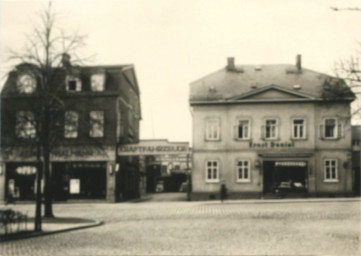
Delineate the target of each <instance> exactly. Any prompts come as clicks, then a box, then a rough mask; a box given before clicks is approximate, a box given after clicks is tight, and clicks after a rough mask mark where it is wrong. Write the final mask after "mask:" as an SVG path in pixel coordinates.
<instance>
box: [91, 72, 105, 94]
mask: <svg viewBox="0 0 361 256" xmlns="http://www.w3.org/2000/svg"><path fill="white" fill-rule="evenodd" d="M95 76H102V79H103V81H102V82H103V83H102V89H101V90H94V89H95V87H94V84H93V77H95ZM105 80H106V77H105V73H104V72H100V73H93V74H91V76H90V89H91V91H92V92H103V91H105Z"/></svg>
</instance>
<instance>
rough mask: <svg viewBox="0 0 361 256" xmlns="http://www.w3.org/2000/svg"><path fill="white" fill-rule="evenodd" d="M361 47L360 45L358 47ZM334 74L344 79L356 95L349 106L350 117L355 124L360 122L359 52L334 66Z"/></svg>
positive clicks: (360, 80) (360, 70) (360, 52)
mask: <svg viewBox="0 0 361 256" xmlns="http://www.w3.org/2000/svg"><path fill="white" fill-rule="evenodd" d="M360 46H361V45H360ZM333 70H334V73H335V74H336V76H337V77H340V78H342V79H344V80H345V81H346V83H347V85H348V86H349V87H350V88H351V90H352V91H353V93H354V94H355V95H356V101H355V102H354V103H353V104H352V105H351V108H352V109H351V116H352V118H353V119H354V120H356V121H357V122H358V121H360V120H361V104H360V102H359V101H360V96H361V51H355V53H354V54H353V55H351V56H350V57H349V58H346V59H342V60H339V61H337V62H336V63H335V64H334V68H333Z"/></svg>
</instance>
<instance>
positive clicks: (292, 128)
mask: <svg viewBox="0 0 361 256" xmlns="http://www.w3.org/2000/svg"><path fill="white" fill-rule="evenodd" d="M295 120H303V136H302V137H295V134H294V131H295V123H294V122H295ZM298 133H299V130H298ZM291 138H292V139H293V140H306V139H307V120H306V118H304V117H294V118H292V125H291Z"/></svg>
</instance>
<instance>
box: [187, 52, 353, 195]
mask: <svg viewBox="0 0 361 256" xmlns="http://www.w3.org/2000/svg"><path fill="white" fill-rule="evenodd" d="M354 99H355V96H354V94H353V93H352V92H351V90H350V89H349V88H348V87H347V85H346V84H345V82H344V81H343V80H341V79H338V78H334V77H331V76H328V75H325V74H322V73H318V72H315V71H312V70H309V69H305V68H303V67H302V65H301V56H300V55H298V56H297V58H296V65H235V62H234V58H228V62H227V65H226V67H225V68H222V69H220V70H218V71H216V72H214V73H211V74H210V75H208V76H205V77H203V78H201V79H199V80H197V81H195V82H192V83H191V84H190V98H189V102H190V107H191V114H192V120H193V124H192V125H193V128H192V129H193V145H192V147H193V154H192V166H193V170H192V200H197V199H198V200H199V199H217V198H219V194H220V193H219V191H220V186H221V184H222V183H224V184H225V185H226V188H227V192H228V198H263V197H266V198H267V197H271V198H272V197H274V196H285V197H288V196H289V197H294V196H297V197H305V196H347V195H351V194H352V191H353V187H354V182H355V180H354V173H353V171H352V166H351V165H352V159H351V154H352V149H351V125H350V119H351V118H350V103H351V102H352V101H353V100H354Z"/></svg>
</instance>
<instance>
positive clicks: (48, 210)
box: [44, 152, 54, 218]
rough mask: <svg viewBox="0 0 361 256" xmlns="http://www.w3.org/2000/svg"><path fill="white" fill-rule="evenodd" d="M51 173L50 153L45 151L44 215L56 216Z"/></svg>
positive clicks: (47, 216)
mask: <svg viewBox="0 0 361 256" xmlns="http://www.w3.org/2000/svg"><path fill="white" fill-rule="evenodd" d="M50 183H51V175H50V154H49V152H44V199H45V200H44V217H46V218H54V214H53V203H52V190H51V184H50Z"/></svg>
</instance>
